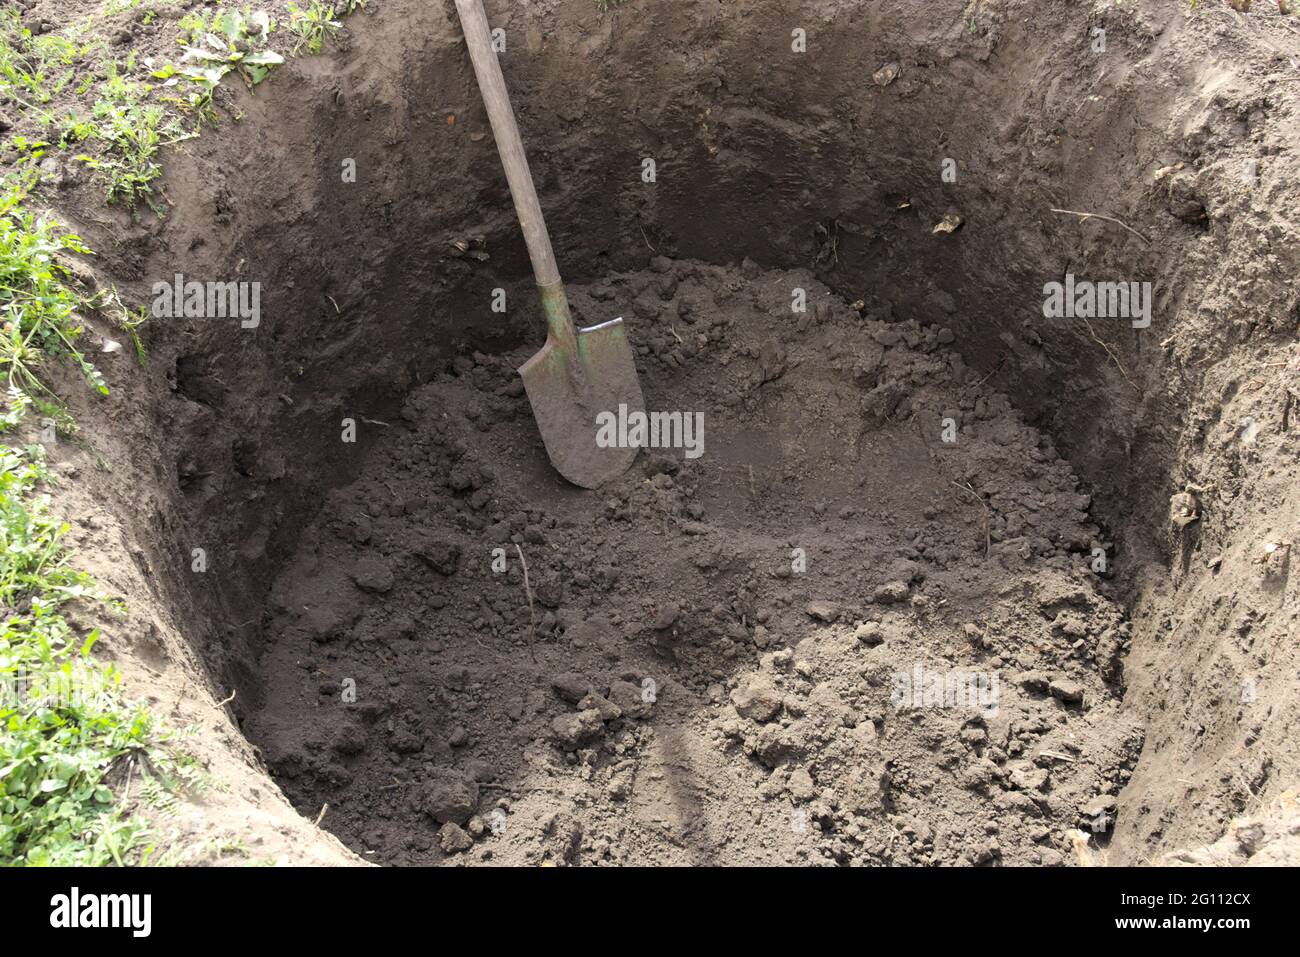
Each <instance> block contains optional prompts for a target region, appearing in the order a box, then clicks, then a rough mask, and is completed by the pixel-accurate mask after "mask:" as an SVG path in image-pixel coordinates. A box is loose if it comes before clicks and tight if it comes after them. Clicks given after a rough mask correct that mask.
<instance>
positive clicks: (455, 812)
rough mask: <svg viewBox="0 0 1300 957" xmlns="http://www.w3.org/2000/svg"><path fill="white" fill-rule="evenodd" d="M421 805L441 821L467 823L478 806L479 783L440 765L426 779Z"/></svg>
mask: <svg viewBox="0 0 1300 957" xmlns="http://www.w3.org/2000/svg"><path fill="white" fill-rule="evenodd" d="M420 805H421V809H422V810H423V811H424V813H425V814H427V815H429V817H431V818H433V819H434V821H436V822H437V823H439V824H447V823H452V824H464V823H465V822H466V821H468V820H469V818H470V815H471V814H473V813H474V809H475V808H476V807H477V806H478V784H476V783H475V782H474V781H472V780H469V779H467V778H465V777H464V776H462V775H461V774H459V773H458V772H456V771H453V770H451V769H450V768H437V769H435V770H434V771H433V772H432V774H430V776H429V779H428V780H427V781H426V782H425V783H424V787H423V789H422V792H421V795H420Z"/></svg>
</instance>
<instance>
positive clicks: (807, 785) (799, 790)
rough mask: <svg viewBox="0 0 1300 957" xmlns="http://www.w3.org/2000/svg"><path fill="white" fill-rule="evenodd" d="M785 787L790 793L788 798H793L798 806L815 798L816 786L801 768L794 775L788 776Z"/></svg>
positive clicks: (809, 775) (810, 776)
mask: <svg viewBox="0 0 1300 957" xmlns="http://www.w3.org/2000/svg"><path fill="white" fill-rule="evenodd" d="M786 787H787V788H788V789H789V791H790V797H792V798H794V800H795V801H796V802H797V803H799V804H803V803H805V802H807V801H811V800H812V799H813V798H815V797H816V796H817V785H816V783H814V782H813V779H812V775H811V774H809V773H808V772H807V771H805V770H804V769H803V768H799V769H798V770H796V771H795V772H794V774H792V775H790V780H789V782H788V783H787V784H786Z"/></svg>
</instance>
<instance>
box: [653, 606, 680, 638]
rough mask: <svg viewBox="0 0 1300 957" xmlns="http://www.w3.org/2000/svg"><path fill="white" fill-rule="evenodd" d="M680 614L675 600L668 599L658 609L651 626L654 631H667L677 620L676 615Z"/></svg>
mask: <svg viewBox="0 0 1300 957" xmlns="http://www.w3.org/2000/svg"><path fill="white" fill-rule="evenodd" d="M679 614H681V609H680V608H679V607H678V605H677V602H675V601H670V602H668V604H666V605H664V606H663V608H661V609H659V614H658V615H656V616H655V620H654V625H653V628H654V630H655V631H667V630H668V629H669V628H671V627H672V626H673V625H674V624H676V622H677V616H678V615H679Z"/></svg>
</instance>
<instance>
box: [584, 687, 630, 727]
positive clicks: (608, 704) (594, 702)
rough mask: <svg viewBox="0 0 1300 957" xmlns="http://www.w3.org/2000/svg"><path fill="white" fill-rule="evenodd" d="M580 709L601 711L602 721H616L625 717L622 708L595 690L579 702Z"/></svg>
mask: <svg viewBox="0 0 1300 957" xmlns="http://www.w3.org/2000/svg"><path fill="white" fill-rule="evenodd" d="M578 710H579V711H592V710H594V711H597V712H599V713H600V720H601V721H616V720H618V719H619V718H621V717H623V709H622V708H620V707H619V706H618V705H616V704H614V702H612V701H610V700H609V699H608V698H604V697H601V696H600V695H598V694H596V692H594V691H593V692H591V693H590V694H588V695H586V696H584V697H583V699H582V700H581V701H579V702H578Z"/></svg>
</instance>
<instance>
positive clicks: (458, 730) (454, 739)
mask: <svg viewBox="0 0 1300 957" xmlns="http://www.w3.org/2000/svg"><path fill="white" fill-rule="evenodd" d="M447 743H448V744H450V745H451V746H452V747H453V748H463V747H464V746H465V745H467V744H469V732H468V731H466V730H465V728H464V727H463V726H462V725H459V724H458V725H456V727H454V728H452V729H451V734H449V735H448V736H447Z"/></svg>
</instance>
